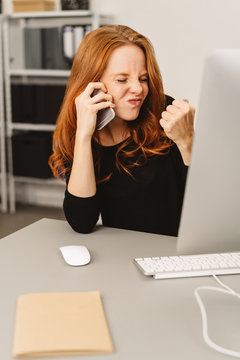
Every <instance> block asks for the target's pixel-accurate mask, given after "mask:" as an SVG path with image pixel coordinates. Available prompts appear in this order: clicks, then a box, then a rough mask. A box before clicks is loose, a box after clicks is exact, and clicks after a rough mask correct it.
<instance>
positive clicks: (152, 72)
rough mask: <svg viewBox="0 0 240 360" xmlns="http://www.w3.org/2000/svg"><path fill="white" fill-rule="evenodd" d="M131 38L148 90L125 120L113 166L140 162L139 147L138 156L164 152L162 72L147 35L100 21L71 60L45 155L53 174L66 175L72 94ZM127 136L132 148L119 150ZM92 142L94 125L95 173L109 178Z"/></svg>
mask: <svg viewBox="0 0 240 360" xmlns="http://www.w3.org/2000/svg"><path fill="white" fill-rule="evenodd" d="M131 44H132V45H136V46H139V47H140V48H141V49H142V50H143V52H144V54H145V57H146V67H147V72H148V87H149V92H148V95H147V97H146V99H145V101H144V103H143V105H142V108H141V111H140V113H139V116H138V118H137V119H136V120H134V121H129V122H127V125H128V127H129V131H130V137H129V138H128V139H127V140H126V141H125V142H124V143H123V144H122V145H121V146H119V148H118V150H117V154H116V166H117V167H118V168H119V169H123V170H124V171H126V172H127V173H129V174H131V171H130V169H131V167H132V166H135V165H140V163H139V162H136V161H135V162H134V161H131V159H132V158H133V157H134V156H135V155H136V154H137V153H138V152H140V154H141V155H142V158H143V159H145V160H147V157H148V156H153V155H155V154H164V153H166V150H167V149H168V148H169V147H170V146H171V145H172V142H171V140H169V139H168V138H167V136H166V135H165V133H164V131H163V129H162V128H161V126H160V124H159V120H160V117H161V113H162V111H164V110H165V107H166V100H165V95H164V91H163V84H162V77H161V74H160V71H159V67H158V64H157V61H156V58H155V55H154V50H153V47H152V45H151V43H150V41H149V40H148V39H147V38H146V37H144V36H143V35H141V34H139V33H138V32H136V31H134V30H132V29H131V28H129V27H127V26H123V25H109V26H103V27H101V28H99V29H96V30H94V31H92V32H90V33H89V34H87V35H86V36H85V37H84V39H83V41H82V42H81V44H80V46H79V48H78V51H77V53H76V55H75V58H74V61H73V65H72V70H71V74H70V77H69V81H68V85H67V89H66V93H65V96H64V100H63V104H62V107H61V110H60V113H59V116H58V119H57V124H56V129H55V131H54V135H53V153H52V155H51V156H50V159H49V164H50V166H51V168H52V171H53V174H54V175H55V176H56V177H60V178H63V177H66V176H68V175H69V174H70V171H71V167H72V162H73V153H74V144H75V134H76V127H77V120H76V109H75V99H76V97H77V96H79V95H80V94H81V93H82V92H83V91H84V89H85V88H86V86H87V85H88V84H89V83H90V82H95V81H98V79H100V78H101V76H102V74H103V72H104V70H105V68H106V66H107V62H108V59H109V56H110V55H111V54H112V52H113V51H114V50H115V49H116V48H118V47H120V46H124V45H131ZM132 141H134V142H135V144H136V148H134V149H133V150H129V151H128V150H126V149H125V150H123V148H125V146H126V145H128V144H130V143H131V142H132ZM97 143H98V134H97V131H95V133H94V134H93V141H92V147H93V158H94V162H95V170H96V178H97V181H98V182H99V181H102V180H108V179H109V178H110V176H111V174H109V175H108V176H107V177H105V178H104V179H100V178H99V174H100V168H101V147H100V146H97Z"/></svg>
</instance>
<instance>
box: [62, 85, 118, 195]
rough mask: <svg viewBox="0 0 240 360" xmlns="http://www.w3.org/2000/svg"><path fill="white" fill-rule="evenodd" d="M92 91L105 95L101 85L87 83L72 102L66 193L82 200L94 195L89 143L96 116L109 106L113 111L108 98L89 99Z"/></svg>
mask: <svg viewBox="0 0 240 360" xmlns="http://www.w3.org/2000/svg"><path fill="white" fill-rule="evenodd" d="M95 89H101V90H102V91H103V92H105V91H106V88H105V86H104V84H103V83H100V82H96V83H89V84H88V86H87V87H86V89H85V90H84V91H83V92H82V93H81V94H80V95H79V96H78V97H77V98H76V100H75V104H76V114H77V131H76V137H75V147H74V156H73V164H72V170H71V174H70V178H69V182H68V191H69V193H71V194H72V195H75V196H79V197H84V198H86V197H90V196H93V195H95V194H96V180H95V174H94V164H93V156H92V146H91V139H92V135H93V133H94V131H95V128H96V118H97V112H98V110H100V109H103V108H106V107H109V106H111V107H114V105H113V103H112V102H111V100H112V97H111V95H109V94H105V93H100V94H98V95H96V96H94V97H92V96H91V95H92V93H93V91H94V90H95Z"/></svg>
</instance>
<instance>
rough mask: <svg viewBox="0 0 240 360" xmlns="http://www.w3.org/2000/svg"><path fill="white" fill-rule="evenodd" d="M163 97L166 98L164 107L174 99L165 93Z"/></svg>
mask: <svg viewBox="0 0 240 360" xmlns="http://www.w3.org/2000/svg"><path fill="white" fill-rule="evenodd" d="M165 99H166V107H167V106H168V105H171V104H172V102H173V100H174V98H173V97H171V96H169V95H165Z"/></svg>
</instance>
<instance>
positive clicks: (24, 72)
mask: <svg viewBox="0 0 240 360" xmlns="http://www.w3.org/2000/svg"><path fill="white" fill-rule="evenodd" d="M9 75H10V76H42V77H44V76H45V77H69V75H70V70H52V69H11V70H9Z"/></svg>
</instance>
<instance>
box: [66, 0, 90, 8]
mask: <svg viewBox="0 0 240 360" xmlns="http://www.w3.org/2000/svg"><path fill="white" fill-rule="evenodd" d="M61 3H62V10H88V9H89V1H88V0H61Z"/></svg>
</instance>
